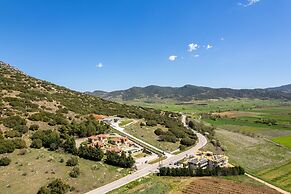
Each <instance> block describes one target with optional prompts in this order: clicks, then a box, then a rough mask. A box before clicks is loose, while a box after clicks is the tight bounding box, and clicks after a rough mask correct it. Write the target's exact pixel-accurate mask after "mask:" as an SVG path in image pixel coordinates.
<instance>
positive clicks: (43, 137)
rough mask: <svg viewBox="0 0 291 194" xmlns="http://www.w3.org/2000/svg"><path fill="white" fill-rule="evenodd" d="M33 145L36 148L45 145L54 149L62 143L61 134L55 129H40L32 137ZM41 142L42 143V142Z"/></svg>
mask: <svg viewBox="0 0 291 194" xmlns="http://www.w3.org/2000/svg"><path fill="white" fill-rule="evenodd" d="M31 139H32V144H31V146H32V147H34V148H40V147H42V146H43V147H45V148H49V149H50V150H51V151H54V150H56V149H58V148H59V146H60V144H61V138H60V134H59V133H58V132H57V131H53V130H39V131H36V132H35V133H34V134H33V135H32V137H31ZM40 142H41V144H40Z"/></svg>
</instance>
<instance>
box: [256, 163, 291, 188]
mask: <svg viewBox="0 0 291 194" xmlns="http://www.w3.org/2000/svg"><path fill="white" fill-rule="evenodd" d="M290 169H291V162H288V163H287V164H285V165H282V166H279V167H275V168H272V169H270V170H264V171H261V172H260V173H258V175H259V177H261V178H262V179H264V180H267V181H268V182H271V183H272V184H275V185H277V186H279V187H281V188H283V189H285V190H286V191H289V192H290V191H291V181H290V180H291V170H290Z"/></svg>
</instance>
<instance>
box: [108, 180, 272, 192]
mask: <svg viewBox="0 0 291 194" xmlns="http://www.w3.org/2000/svg"><path fill="white" fill-rule="evenodd" d="M121 193H128V194H133V193H134V194H135V193H139V194H151V193H155V194H165V193H169V194H184V193H185V194H188V193H189V194H190V193H191V194H194V193H210V194H212V193H221V194H224V193H241V194H245V193H247V194H248V193H249V194H251V193H261V194H263V193H266V194H275V193H277V192H276V191H274V190H272V189H270V188H268V187H266V186H264V185H262V184H260V183H257V182H254V181H253V180H252V179H249V178H248V177H246V176H237V177H227V179H226V177H202V178H198V177H184V178H183V177H158V176H154V175H153V176H149V177H145V178H142V179H139V180H137V181H134V182H132V183H129V184H128V185H125V186H123V187H121V188H119V189H117V190H115V191H113V192H111V193H110V194H121Z"/></svg>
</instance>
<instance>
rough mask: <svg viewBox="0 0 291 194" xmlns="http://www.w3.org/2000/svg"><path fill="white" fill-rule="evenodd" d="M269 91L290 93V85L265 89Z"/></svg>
mask: <svg viewBox="0 0 291 194" xmlns="http://www.w3.org/2000/svg"><path fill="white" fill-rule="evenodd" d="M267 90H269V91H278V92H285V93H291V84H288V85H284V86H279V87H274V88H267Z"/></svg>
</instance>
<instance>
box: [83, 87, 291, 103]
mask: <svg viewBox="0 0 291 194" xmlns="http://www.w3.org/2000/svg"><path fill="white" fill-rule="evenodd" d="M87 94H91V95H94V96H98V97H101V98H103V99H107V100H113V101H130V100H141V99H142V100H176V101H191V100H204V99H219V98H251V99H281V100H291V84H289V85H284V86H280V87H273V88H264V89H232V88H210V87H202V86H195V85H185V86H182V87H162V86H155V85H151V86H147V87H132V88H129V89H127V90H118V91H113V92H105V91H100V90H97V91H94V92H87Z"/></svg>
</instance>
